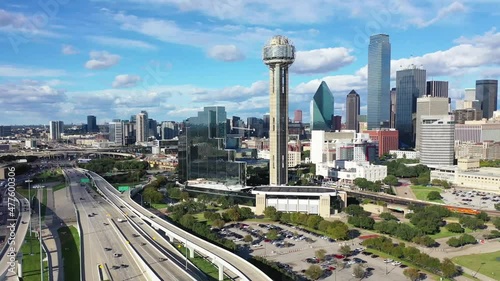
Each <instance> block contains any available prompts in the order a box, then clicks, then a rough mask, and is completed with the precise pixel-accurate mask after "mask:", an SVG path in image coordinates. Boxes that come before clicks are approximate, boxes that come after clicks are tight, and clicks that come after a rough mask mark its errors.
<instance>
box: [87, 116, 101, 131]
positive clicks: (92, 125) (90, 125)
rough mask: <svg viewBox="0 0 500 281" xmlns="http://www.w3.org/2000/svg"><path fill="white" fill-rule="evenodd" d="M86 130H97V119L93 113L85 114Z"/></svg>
mask: <svg viewBox="0 0 500 281" xmlns="http://www.w3.org/2000/svg"><path fill="white" fill-rule="evenodd" d="M87 132H88V133H96V132H99V130H98V129H97V119H96V118H95V116H93V115H89V116H87Z"/></svg>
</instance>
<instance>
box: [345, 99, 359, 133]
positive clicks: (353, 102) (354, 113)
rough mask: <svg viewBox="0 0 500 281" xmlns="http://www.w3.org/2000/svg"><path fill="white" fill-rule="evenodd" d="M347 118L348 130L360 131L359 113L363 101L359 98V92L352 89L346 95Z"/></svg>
mask: <svg viewBox="0 0 500 281" xmlns="http://www.w3.org/2000/svg"><path fill="white" fill-rule="evenodd" d="M345 104H346V114H345V115H346V120H345V125H346V129H347V130H355V131H356V133H358V132H359V121H358V120H359V119H358V117H359V114H360V108H361V102H360V99H359V94H358V93H356V91H354V90H352V91H351V92H349V94H347V97H346V102H345Z"/></svg>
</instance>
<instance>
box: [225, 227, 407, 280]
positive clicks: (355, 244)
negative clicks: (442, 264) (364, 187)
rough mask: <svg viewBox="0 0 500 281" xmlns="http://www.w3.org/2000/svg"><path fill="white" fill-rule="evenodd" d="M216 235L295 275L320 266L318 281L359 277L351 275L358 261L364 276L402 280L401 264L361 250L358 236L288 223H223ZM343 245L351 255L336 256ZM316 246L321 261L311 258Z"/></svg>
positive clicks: (374, 278)
mask: <svg viewBox="0 0 500 281" xmlns="http://www.w3.org/2000/svg"><path fill="white" fill-rule="evenodd" d="M273 229H274V231H275V232H277V234H278V238H277V239H275V240H271V239H268V238H267V237H266V234H267V233H268V232H269V231H270V230H273ZM219 235H220V236H223V237H225V238H226V239H231V240H233V241H235V243H237V244H239V245H245V244H248V245H249V248H250V252H251V255H256V256H263V257H266V258H267V259H269V260H273V261H277V262H280V263H282V266H281V267H283V268H284V269H286V270H288V271H293V272H295V273H297V274H299V275H304V272H305V270H306V269H308V268H309V267H310V266H311V265H312V264H316V265H318V266H320V267H321V268H322V269H323V272H324V277H323V279H322V280H359V278H355V277H354V276H353V268H354V266H356V264H359V265H360V266H361V267H362V268H363V269H364V270H365V274H366V275H365V279H371V280H395V281H396V280H405V277H404V275H403V270H404V269H403V268H404V266H400V265H399V264H397V263H394V262H393V261H387V262H384V259H383V258H381V257H378V256H377V255H373V254H372V253H370V252H369V250H368V251H367V250H365V249H363V247H362V246H360V243H361V240H360V239H354V240H350V241H335V240H333V239H331V238H327V237H324V236H321V235H318V234H316V233H312V232H309V231H308V230H305V229H301V228H299V227H295V226H291V225H285V224H268V223H246V222H245V223H240V224H231V225H227V226H226V227H224V228H223V229H222V230H220V231H219ZM246 235H251V236H252V238H253V241H252V242H251V243H245V242H244V241H243V239H244V237H245V236H246ZM343 245H348V246H349V247H350V248H351V250H353V251H352V253H351V255H349V256H347V257H346V256H343V255H340V247H341V246H343ZM319 249H324V250H325V251H326V256H325V258H324V260H322V261H320V260H318V259H316V257H315V255H316V254H315V252H316V251H317V250H319ZM386 272H387V274H386ZM337 278H338V279H337Z"/></svg>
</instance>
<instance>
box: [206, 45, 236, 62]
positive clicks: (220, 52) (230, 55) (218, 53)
mask: <svg viewBox="0 0 500 281" xmlns="http://www.w3.org/2000/svg"><path fill="white" fill-rule="evenodd" d="M207 54H208V56H209V57H211V58H213V59H216V60H220V61H226V62H232V61H240V60H244V59H245V55H243V53H242V52H241V50H240V49H238V47H236V46H235V45H215V46H213V47H212V48H210V50H208V52H207Z"/></svg>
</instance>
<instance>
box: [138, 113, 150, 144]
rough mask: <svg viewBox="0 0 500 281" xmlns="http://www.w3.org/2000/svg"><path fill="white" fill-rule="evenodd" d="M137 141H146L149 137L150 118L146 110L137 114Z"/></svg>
mask: <svg viewBox="0 0 500 281" xmlns="http://www.w3.org/2000/svg"><path fill="white" fill-rule="evenodd" d="M135 128H136V131H137V132H136V134H135V135H136V142H146V141H148V137H149V119H148V114H147V112H145V111H142V112H141V113H139V114H137V115H136V117H135Z"/></svg>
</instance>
